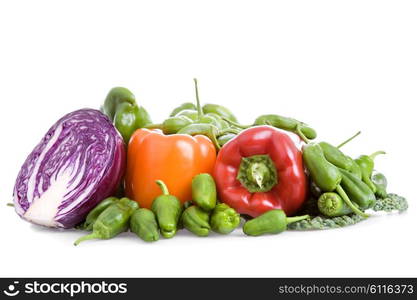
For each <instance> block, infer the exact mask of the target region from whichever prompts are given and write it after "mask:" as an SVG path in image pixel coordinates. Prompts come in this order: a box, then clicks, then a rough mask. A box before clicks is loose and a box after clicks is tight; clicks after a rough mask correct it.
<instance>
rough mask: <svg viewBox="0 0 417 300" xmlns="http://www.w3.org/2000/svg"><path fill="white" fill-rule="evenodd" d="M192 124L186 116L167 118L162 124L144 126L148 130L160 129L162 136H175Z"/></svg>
mask: <svg viewBox="0 0 417 300" xmlns="http://www.w3.org/2000/svg"><path fill="white" fill-rule="evenodd" d="M192 123H193V120H191V119H190V118H188V117H186V116H176V117H169V118H168V119H166V120H165V121H164V122H162V124H152V125H148V126H146V128H148V129H161V130H162V132H163V133H164V134H175V133H177V132H178V131H179V130H181V129H182V128H184V127H186V126H188V125H190V124H192Z"/></svg>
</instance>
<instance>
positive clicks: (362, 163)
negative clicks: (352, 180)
mask: <svg viewBox="0 0 417 300" xmlns="http://www.w3.org/2000/svg"><path fill="white" fill-rule="evenodd" d="M379 154H385V152H384V151H377V152H374V153H372V154H371V155H361V156H359V157H358V158H357V159H355V162H356V163H357V164H358V165H359V167H360V168H361V171H362V180H363V182H365V183H366V184H367V185H368V186H369V188H370V189H371V190H372V192H373V193H375V192H376V187H375V185H374V184H373V183H372V181H371V175H372V171H373V170H374V159H375V157H376V156H378V155H379Z"/></svg>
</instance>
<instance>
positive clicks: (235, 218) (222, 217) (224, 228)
mask: <svg viewBox="0 0 417 300" xmlns="http://www.w3.org/2000/svg"><path fill="white" fill-rule="evenodd" d="M239 224H240V215H239V214H238V213H237V212H236V211H235V210H234V209H233V208H231V207H230V206H228V205H227V204H226V203H219V204H217V205H216V207H215V208H214V210H213V212H212V214H211V216H210V226H211V229H212V230H213V231H215V232H217V233H220V234H229V233H231V232H232V231H233V230H235V229H236V228H237V227H238V226H239Z"/></svg>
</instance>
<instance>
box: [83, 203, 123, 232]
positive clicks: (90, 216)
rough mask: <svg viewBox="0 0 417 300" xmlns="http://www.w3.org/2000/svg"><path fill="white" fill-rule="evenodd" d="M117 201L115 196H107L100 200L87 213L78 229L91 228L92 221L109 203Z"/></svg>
mask: <svg viewBox="0 0 417 300" xmlns="http://www.w3.org/2000/svg"><path fill="white" fill-rule="evenodd" d="M117 201H119V199H118V198H116V197H109V198H106V199H104V200H103V201H101V202H100V203H99V204H97V205H96V207H94V208H93V209H92V210H91V211H90V212H89V213H88V215H87V217H86V218H85V222H84V223H83V224H82V226H81V227H80V229H85V230H92V229H93V225H94V222H95V221H96V220H97V218H98V217H99V216H100V214H101V213H102V212H103V211H104V210H105V209H106V208H107V207H109V206H110V205H112V204H114V203H116V202H117Z"/></svg>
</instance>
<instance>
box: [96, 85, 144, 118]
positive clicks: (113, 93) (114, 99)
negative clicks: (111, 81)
mask: <svg viewBox="0 0 417 300" xmlns="http://www.w3.org/2000/svg"><path fill="white" fill-rule="evenodd" d="M121 103H129V104H131V105H134V104H136V99H135V95H133V93H132V92H131V91H129V90H128V89H127V88H124V87H114V88H112V89H111V90H110V91H109V93H108V94H107V96H106V99H105V100H104V105H103V113H104V114H105V115H107V116H108V117H109V118H110V120H112V121H113V119H114V115H115V114H116V111H117V107H118V106H119V105H120V104H121Z"/></svg>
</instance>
